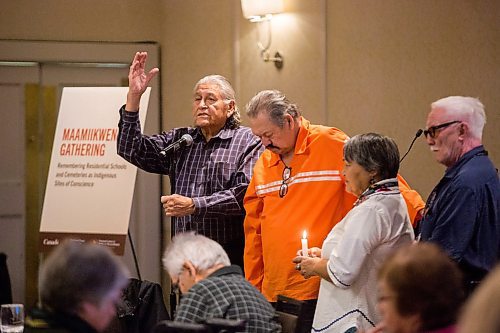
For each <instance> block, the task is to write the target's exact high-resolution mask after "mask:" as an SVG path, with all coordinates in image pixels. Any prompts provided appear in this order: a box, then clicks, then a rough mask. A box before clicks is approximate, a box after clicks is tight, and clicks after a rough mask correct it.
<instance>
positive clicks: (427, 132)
mask: <svg viewBox="0 0 500 333" xmlns="http://www.w3.org/2000/svg"><path fill="white" fill-rule="evenodd" d="M456 123H461V121H460V120H454V121H450V122H447V123H444V124H441V125H436V126H431V127H429V128H428V129H426V130H424V135H425V137H426V138H427V135H428V136H430V137H431V138H432V139H434V138H436V130H438V129H441V128H445V127H448V126H450V125H453V124H456Z"/></svg>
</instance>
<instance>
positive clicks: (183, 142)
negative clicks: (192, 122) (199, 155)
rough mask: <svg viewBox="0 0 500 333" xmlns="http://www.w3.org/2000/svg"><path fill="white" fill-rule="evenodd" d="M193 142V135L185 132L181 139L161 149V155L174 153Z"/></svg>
mask: <svg viewBox="0 0 500 333" xmlns="http://www.w3.org/2000/svg"><path fill="white" fill-rule="evenodd" d="M192 143H193V137H192V136H191V135H189V134H184V135H183V136H182V137H181V138H180V139H179V140H177V141H175V142H174V143H172V144H170V145H168V146H167V147H166V148H163V149H162V150H161V151H160V155H162V156H167V155H168V154H171V153H174V152H176V151H178V150H179V149H183V148H186V147H189V146H191V144H192Z"/></svg>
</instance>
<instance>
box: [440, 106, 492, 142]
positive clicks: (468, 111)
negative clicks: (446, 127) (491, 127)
mask: <svg viewBox="0 0 500 333" xmlns="http://www.w3.org/2000/svg"><path fill="white" fill-rule="evenodd" d="M437 108H440V109H444V110H446V111H447V112H448V113H450V114H453V115H455V116H456V117H457V119H453V120H460V121H463V122H465V123H467V124H468V125H469V129H470V133H471V136H472V137H473V138H475V139H479V140H481V138H482V136H483V128H484V125H485V124H486V113H485V111H484V105H483V103H481V101H480V100H479V99H477V98H474V97H463V96H449V97H445V98H441V99H440V100H437V101H435V102H434V103H432V104H431V109H437Z"/></svg>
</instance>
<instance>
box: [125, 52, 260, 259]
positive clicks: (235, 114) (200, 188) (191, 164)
mask: <svg viewBox="0 0 500 333" xmlns="http://www.w3.org/2000/svg"><path fill="white" fill-rule="evenodd" d="M146 59H147V53H146V52H137V53H136V55H135V57H134V60H133V62H132V65H131V66H130V71H129V76H128V78H129V91H128V94H127V104H126V105H124V106H123V107H122V108H121V109H120V123H119V125H118V127H119V137H118V154H119V155H120V156H122V157H123V158H124V159H126V160H127V161H129V162H130V163H132V164H134V165H136V166H137V167H139V168H141V169H143V170H145V171H148V172H154V173H159V174H164V175H168V176H169V177H170V181H171V187H172V189H173V190H174V191H175V192H172V195H165V196H162V197H161V202H162V203H163V208H164V210H165V213H166V215H167V216H172V220H173V226H172V230H173V232H172V234H175V233H177V232H184V231H189V230H193V231H196V232H197V233H199V234H202V235H205V236H207V237H209V238H212V239H214V240H216V241H217V242H219V243H220V244H221V245H222V247H223V248H224V249H225V250H226V252H227V253H228V254H229V256H230V259H231V262H233V263H234V264H237V265H239V266H241V267H243V248H244V237H243V219H244V216H245V212H244V210H243V197H244V195H245V191H246V189H247V186H248V183H249V182H250V178H251V176H252V168H253V166H254V164H255V162H256V161H257V159H258V157H259V155H260V153H261V152H262V151H263V149H264V148H263V147H262V144H261V143H260V140H259V139H258V138H257V137H256V136H254V135H253V134H252V132H251V131H250V129H249V128H247V127H244V126H240V114H239V111H238V107H237V105H236V100H235V93H234V90H233V88H232V87H231V84H230V83H229V82H228V81H227V80H226V79H225V78H224V77H223V76H220V75H209V76H206V77H204V78H202V79H201V80H200V81H198V82H197V83H196V85H195V87H194V92H193V105H192V114H193V121H194V126H193V127H182V128H174V129H172V130H170V131H167V132H163V133H161V134H158V135H153V136H147V135H143V134H142V133H141V126H140V123H139V115H138V111H139V102H140V99H141V96H142V94H143V93H144V91H145V90H146V88H147V86H148V83H149V82H150V80H151V79H152V78H153V77H154V76H155V75H156V74H157V73H158V71H159V70H158V68H154V69H152V70H150V71H149V72H145V65H146ZM186 135H189V136H191V137H192V144H191V145H190V146H188V147H185V148H184V149H179V150H177V151H175V150H170V151H168V152H165V148H166V147H169V146H170V145H171V144H173V143H175V142H177V141H178V140H179V139H181V138H182V137H183V136H184V137H185V136H186Z"/></svg>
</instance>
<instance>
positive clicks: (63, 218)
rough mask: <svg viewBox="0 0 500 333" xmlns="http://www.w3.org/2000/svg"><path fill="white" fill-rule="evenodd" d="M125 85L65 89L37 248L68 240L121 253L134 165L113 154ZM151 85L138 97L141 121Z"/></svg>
mask: <svg viewBox="0 0 500 333" xmlns="http://www.w3.org/2000/svg"><path fill="white" fill-rule="evenodd" d="M127 91H128V88H127V87H119V88H117V87H90V88H87V87H85V88H82V87H74V88H73V87H71V88H64V89H63V93H62V98H61V105H60V108H59V115H58V119H57V127H56V132H55V137H54V145H53V147H52V156H51V159H50V168H49V175H48V178H47V187H46V191H45V200H44V203H43V211H42V220H41V224H40V249H41V250H42V251H46V250H48V249H50V248H51V247H53V246H56V245H58V244H59V243H60V242H61V241H62V240H63V239H66V238H70V239H72V240H74V241H79V242H92V243H97V244H102V245H106V246H109V247H111V248H112V249H113V251H115V253H117V254H121V255H122V254H123V252H124V247H125V240H126V236H127V230H128V224H129V220H130V210H131V205H132V197H133V193H134V185H135V178H136V174H137V168H136V167H134V166H133V165H131V164H130V163H128V162H127V161H125V160H124V159H123V158H121V157H120V156H118V154H117V150H116V143H117V137H118V121H119V119H120V117H119V113H118V110H119V108H120V107H121V106H122V105H123V104H124V103H125V101H126V96H127ZM150 91H151V90H150V88H148V89H147V90H146V92H145V93H144V94H143V96H142V98H141V105H140V109H141V112H140V113H139V116H140V120H141V124H144V123H145V119H146V112H147V107H148V102H149V94H150Z"/></svg>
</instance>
